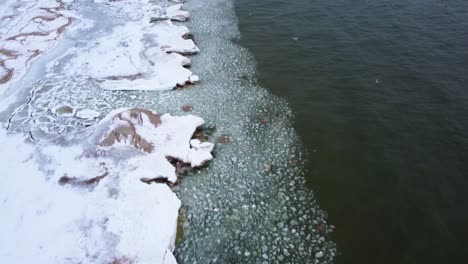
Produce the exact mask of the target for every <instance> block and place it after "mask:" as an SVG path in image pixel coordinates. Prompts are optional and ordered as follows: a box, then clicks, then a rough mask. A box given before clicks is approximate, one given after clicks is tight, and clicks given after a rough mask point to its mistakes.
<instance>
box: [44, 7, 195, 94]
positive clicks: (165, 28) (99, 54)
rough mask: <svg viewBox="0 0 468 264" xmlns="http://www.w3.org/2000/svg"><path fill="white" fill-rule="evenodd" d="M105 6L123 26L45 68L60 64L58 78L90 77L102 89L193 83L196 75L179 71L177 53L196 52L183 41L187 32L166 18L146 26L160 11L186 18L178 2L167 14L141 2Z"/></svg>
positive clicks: (181, 67)
mask: <svg viewBox="0 0 468 264" xmlns="http://www.w3.org/2000/svg"><path fill="white" fill-rule="evenodd" d="M95 2H97V3H100V2H105V1H97V0H95ZM143 2H145V1H143ZM146 2H147V1H146ZM107 4H108V5H109V8H107V9H108V10H107V12H110V13H112V14H114V15H116V16H123V17H125V20H126V22H125V23H123V24H122V25H118V26H116V27H114V28H113V30H112V32H111V33H109V34H107V35H104V36H102V37H100V38H98V39H97V40H96V41H90V42H89V43H85V45H82V46H79V47H74V48H71V49H69V50H68V51H67V52H66V53H64V54H63V55H62V56H61V58H59V59H58V60H57V61H53V62H51V63H49V66H48V67H49V69H51V68H53V67H54V66H57V65H60V67H62V64H64V74H66V75H68V76H77V75H78V76H91V77H92V78H93V79H96V80H99V81H100V82H101V85H100V86H101V88H103V89H106V90H171V89H173V88H175V87H177V86H183V85H185V84H187V83H196V82H198V76H196V75H194V74H193V73H192V72H191V71H190V70H189V69H187V68H185V66H188V65H190V59H189V58H187V57H185V56H183V55H189V54H194V53H197V52H199V49H198V47H197V46H196V45H195V43H194V42H193V40H191V39H186V38H184V36H186V35H187V34H188V33H189V30H188V28H187V27H185V26H179V25H174V24H173V23H172V22H171V18H169V17H168V18H167V19H166V20H161V21H157V22H154V23H152V22H150V20H151V18H152V17H158V15H157V14H159V13H163V12H166V13H168V14H171V17H172V16H173V17H179V18H180V17H181V16H184V17H188V12H186V11H182V10H180V8H181V7H182V5H181V4H178V5H175V6H169V7H168V8H167V10H168V11H164V10H165V9H164V8H163V7H160V6H157V5H154V4H151V3H147V4H145V5H147V8H141V6H142V3H141V1H131V0H124V1H117V2H109V3H107ZM174 7H176V8H174ZM174 20H176V19H174ZM177 20H181V19H177Z"/></svg>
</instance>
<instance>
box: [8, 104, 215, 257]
mask: <svg viewBox="0 0 468 264" xmlns="http://www.w3.org/2000/svg"><path fill="white" fill-rule="evenodd" d="M122 111H123V113H125V110H123V109H122V110H117V111H114V112H113V113H111V114H110V115H109V116H107V117H105V118H104V120H103V121H102V122H101V123H100V125H99V126H98V132H96V134H94V135H93V136H92V137H91V138H90V140H89V141H90V142H92V141H94V140H95V139H97V138H99V137H100V136H101V135H102V134H103V133H105V132H106V129H105V127H106V126H108V125H116V124H112V120H113V119H112V117H113V116H114V115H115V114H117V113H122ZM135 121H138V120H135ZM148 122H149V121H148V120H147V119H145V117H143V116H142V117H141V119H140V123H141V125H137V126H136V127H137V131H138V133H139V134H140V135H141V136H142V137H144V138H145V139H146V140H148V141H150V142H152V143H153V144H154V145H155V149H154V151H153V152H152V153H144V152H135V151H133V152H132V151H128V153H127V152H126V153H127V154H125V155H113V153H115V151H117V150H116V148H118V149H120V151H125V148H124V149H122V146H123V145H125V144H122V145H119V146H115V147H109V148H101V147H97V146H96V145H94V144H90V145H88V143H84V144H82V145H74V146H67V147H65V146H58V145H52V144H48V145H32V144H30V143H27V142H26V136H23V135H18V134H7V133H6V132H5V131H4V130H0V145H1V146H2V147H1V148H0V160H1V161H2V164H5V166H3V168H2V173H1V174H0V182H1V183H2V184H0V215H1V216H2V217H0V234H2V235H1V236H0V263H44V264H45V263H47V264H49V263H112V262H113V261H120V262H119V263H176V260H175V258H174V256H173V254H172V251H173V250H174V243H175V236H176V228H177V218H178V210H179V207H180V201H179V199H178V198H177V197H176V195H175V194H174V193H173V192H172V191H171V190H170V188H169V187H168V186H167V185H166V184H160V183H153V184H146V183H143V182H142V181H141V180H140V179H141V178H142V177H152V175H155V171H157V172H158V173H157V176H161V175H163V176H166V177H172V178H171V180H174V181H175V178H174V177H175V174H174V171H175V168H174V167H173V166H172V165H171V164H170V163H169V162H167V160H166V159H165V156H166V155H170V156H172V157H177V158H179V159H181V160H184V161H186V162H192V165H197V164H198V163H197V162H198V161H200V160H201V159H203V158H207V154H209V152H211V150H212V149H213V145H212V144H211V143H207V142H205V143H201V142H199V141H197V140H192V141H190V138H191V136H192V134H193V132H194V131H195V129H196V128H197V127H198V126H200V125H201V124H203V120H202V119H201V118H198V117H195V116H182V117H176V116H171V115H162V116H161V123H160V125H159V126H157V127H155V126H154V125H150V124H148ZM136 123H137V122H136ZM100 129H103V130H100ZM190 145H191V146H192V147H193V149H192V148H190ZM127 148H128V146H127ZM103 152H104V153H106V154H103ZM120 153H121V152H120ZM138 153H139V154H138ZM189 153H191V154H190V155H189ZM193 153H195V155H194V154H193ZM210 156H211V155H210ZM122 157H126V158H122ZM210 159H211V157H210ZM158 170H159V171H158ZM64 176H66V177H68V179H69V182H66V181H65V182H64V181H63V178H64ZM97 176H103V178H102V179H101V180H100V181H99V182H98V183H87V184H86V183H85V182H86V181H87V180H90V179H93V178H94V177H97ZM70 179H71V180H70ZM94 179H95V178H94Z"/></svg>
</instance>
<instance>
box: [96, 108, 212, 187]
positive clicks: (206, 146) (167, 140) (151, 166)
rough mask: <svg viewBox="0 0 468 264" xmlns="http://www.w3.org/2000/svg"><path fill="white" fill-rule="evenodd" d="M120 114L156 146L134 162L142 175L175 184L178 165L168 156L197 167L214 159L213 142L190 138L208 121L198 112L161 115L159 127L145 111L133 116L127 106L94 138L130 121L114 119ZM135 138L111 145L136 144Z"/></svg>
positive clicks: (100, 129)
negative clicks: (176, 166) (172, 162)
mask: <svg viewBox="0 0 468 264" xmlns="http://www.w3.org/2000/svg"><path fill="white" fill-rule="evenodd" d="M119 113H122V116H123V118H125V120H131V123H132V125H133V126H134V127H135V130H136V134H138V135H139V136H140V137H141V138H142V139H144V140H146V141H147V142H149V143H150V144H151V145H153V147H154V149H153V151H152V152H150V153H149V154H148V155H146V157H143V158H141V157H138V158H137V159H136V160H134V161H133V162H131V163H132V164H134V165H135V167H136V170H137V171H138V172H139V174H140V178H150V179H154V178H166V179H167V180H168V181H170V182H173V183H174V182H176V181H177V175H176V172H175V168H174V166H172V164H171V163H170V162H169V161H168V160H167V158H168V157H170V158H175V159H177V160H180V161H183V162H184V163H188V164H190V165H191V166H192V167H194V168H195V167H199V166H201V165H203V164H205V163H206V162H207V161H209V160H212V159H213V156H212V155H211V152H212V151H213V148H214V144H213V143H211V142H203V143H201V142H200V141H199V140H198V139H194V140H190V139H191V138H192V136H193V133H194V132H195V130H196V129H197V128H198V127H200V126H201V125H203V123H204V121H203V119H202V118H200V117H197V116H194V115H187V116H172V115H170V114H164V115H162V116H160V120H161V123H160V124H159V125H158V126H156V127H155V126H154V124H153V123H152V122H151V121H150V118H149V117H148V116H147V114H145V113H140V116H138V118H133V117H131V116H130V112H129V111H128V110H127V109H119V110H115V111H113V112H111V113H110V114H109V115H108V116H107V117H106V118H105V119H104V120H103V121H102V122H101V124H100V125H99V126H98V127H97V131H98V132H97V133H96V135H95V136H94V138H95V139H97V141H98V142H100V141H101V140H102V139H103V138H104V137H106V136H107V135H109V134H111V133H113V132H114V130H115V129H116V128H118V127H121V126H128V123H126V122H122V120H121V119H114V118H113V117H114V116H116V115H117V114H119ZM153 114H156V113H153ZM131 139H132V138H128V139H127V140H123V141H121V142H119V143H117V144H115V145H113V146H111V148H116V147H128V146H132V144H131V143H130V142H131ZM150 161H152V162H150Z"/></svg>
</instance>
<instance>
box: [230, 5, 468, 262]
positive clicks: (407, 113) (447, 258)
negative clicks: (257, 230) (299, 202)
mask: <svg viewBox="0 0 468 264" xmlns="http://www.w3.org/2000/svg"><path fill="white" fill-rule="evenodd" d="M235 3H236V12H237V15H238V18H239V26H240V30H241V33H242V35H243V39H242V41H241V44H242V45H244V46H246V47H248V48H249V49H250V50H251V51H252V52H253V54H254V56H255V59H256V61H257V70H258V75H259V76H258V77H259V81H260V83H261V84H262V85H263V86H264V87H266V88H267V89H269V90H270V91H272V92H273V93H274V94H276V95H278V96H281V97H284V98H286V99H287V101H288V102H289V103H290V106H291V107H292V109H293V111H294V112H295V115H296V120H295V126H296V128H297V130H298V132H299V134H300V135H301V138H302V141H303V143H304V145H305V146H306V148H307V150H308V152H309V155H308V156H309V157H308V158H309V165H308V171H309V172H308V183H309V185H310V187H311V188H312V189H313V190H314V191H315V192H316V195H317V197H318V199H319V202H320V204H321V206H322V207H323V208H324V209H325V210H326V211H327V212H328V214H329V222H330V223H331V224H334V225H336V227H337V228H336V231H335V232H334V235H333V236H334V237H333V238H334V240H335V241H336V242H337V245H338V250H339V252H340V256H339V257H338V259H337V262H338V263H380V264H382V263H392V264H395V263H468V251H467V249H466V247H468V133H467V131H468V1H459V0H445V1H443V0H425V1H423V0H407V1H403V0H393V1H391V0H381V1H357V0H354V1H351V0H348V1H345V0H329V1H315V0H296V1H286V0H263V1H252V0H235Z"/></svg>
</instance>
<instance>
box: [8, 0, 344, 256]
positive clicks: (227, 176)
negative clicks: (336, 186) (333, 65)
mask: <svg viewBox="0 0 468 264" xmlns="http://www.w3.org/2000/svg"><path fill="white" fill-rule="evenodd" d="M25 2H27V1H25ZM44 2H47V1H44ZM49 2H55V1H49ZM69 2H71V3H67V4H66V6H67V8H64V11H63V12H64V14H65V13H66V14H69V16H70V17H74V23H72V24H71V25H70V28H69V30H68V31H65V32H64V35H61V38H62V39H63V40H57V43H55V44H54V45H55V49H52V48H51V51H50V52H49V53H48V54H44V55H43V56H42V57H38V58H37V59H36V60H37V61H36V62H35V63H32V64H31V65H26V66H25V68H26V67H29V66H30V69H29V70H28V71H26V70H23V72H21V71H18V74H24V77H22V79H21V81H18V82H16V83H12V84H11V85H10V86H9V89H8V90H6V91H3V92H4V96H3V100H2V101H3V103H4V105H3V106H2V109H3V111H2V114H1V115H0V117H1V118H2V121H3V122H4V126H5V128H8V130H9V131H8V133H7V132H3V131H2V134H1V138H0V140H1V141H2V150H1V153H0V158H1V162H2V164H5V167H6V164H9V165H10V164H11V168H10V167H9V169H8V170H7V173H6V174H2V176H1V177H2V178H1V180H2V185H1V187H0V188H1V190H2V191H1V192H0V210H1V214H2V216H3V215H6V216H7V217H5V218H2V219H1V220H0V226H1V228H2V233H5V232H6V231H8V234H9V235H8V236H4V237H2V240H0V260H1V262H16V263H29V262H31V261H30V260H32V259H34V261H35V262H39V263H65V262H66V263H68V262H69V263H78V262H82V263H111V262H114V263H173V262H175V261H176V259H177V261H178V262H179V263H211V262H221V263H226V262H231V263H232V262H234V263H251V262H260V263H261V262H266V263H329V262H332V261H333V256H334V255H335V254H336V251H335V248H334V245H333V244H332V243H330V242H328V240H327V239H326V235H327V233H328V232H329V231H330V230H329V227H328V226H327V225H326V223H325V220H326V219H325V218H326V217H325V214H324V212H322V211H321V210H320V209H319V208H318V207H317V205H316V202H315V200H314V198H313V195H312V194H311V193H310V192H309V191H307V189H306V188H305V186H304V178H303V176H302V174H303V170H302V154H301V146H300V143H299V141H298V139H297V136H296V134H295V132H294V130H293V129H292V127H291V122H292V121H291V120H292V118H293V117H292V114H291V112H290V110H289V108H288V107H287V105H286V104H285V102H284V101H282V100H280V99H278V98H276V97H274V96H272V95H270V94H269V93H268V92H267V91H265V90H264V89H262V88H260V87H258V86H257V85H256V83H255V77H254V76H255V68H254V65H253V63H252V61H253V60H252V58H251V56H250V54H249V53H248V52H247V51H246V50H244V49H242V48H240V47H239V46H237V45H235V44H234V43H233V41H232V40H233V39H236V38H238V37H239V33H238V31H237V25H236V19H235V16H234V13H233V8H232V3H231V2H230V0H209V1H198V0H191V1H190V2H188V3H187V4H185V5H184V6H183V8H184V9H185V10H189V11H190V13H191V16H192V18H191V19H190V20H189V21H188V22H184V23H183V24H180V23H179V22H176V21H181V20H182V21H184V20H187V18H188V13H187V12H185V11H183V10H179V7H180V6H176V7H172V6H173V3H168V2H165V1H109V2H107V1H94V2H92V1H73V2H72V1H69ZM142 7H144V8H142ZM168 7H169V8H170V9H169V10H168V9H167V8H168ZM165 19H170V20H176V21H173V22H170V21H168V20H165ZM150 20H153V23H149V21H150ZM145 21H146V22H145ZM187 27H188V28H187ZM188 29H190V31H191V33H192V34H193V36H194V38H195V42H194V41H193V40H192V37H191V35H190V34H189V32H188ZM195 44H196V46H195ZM54 50H60V51H61V52H60V53H58V52H56V53H54ZM198 52H200V53H199V54H197V55H194V56H190V57H188V55H189V54H196V53H198ZM189 63H191V65H192V66H191V68H190V70H189V69H187V68H186V67H184V66H187V65H188V64H189ZM21 65H23V64H21ZM9 68H11V67H9ZM21 69H23V68H21ZM192 71H193V72H192ZM174 74H175V75H174ZM198 76H200V79H201V80H200V83H198V84H196V85H191V83H196V82H198ZM18 78H19V77H18ZM12 80H13V79H12ZM180 86H185V88H183V89H177V90H172V91H170V90H171V89H173V88H175V87H180ZM5 105H7V106H5ZM135 107H138V108H145V109H150V110H151V112H144V111H148V110H144V111H141V110H138V114H137V115H135V114H134V113H133V114H132V110H127V109H131V108H135ZM115 109H121V110H115ZM133 111H134V110H133ZM187 112H190V113H187ZM125 113H127V114H125ZM164 113H168V114H170V115H162V114H164ZM188 114H191V115H188ZM192 115H193V116H192ZM155 116H157V118H156V117H155ZM179 116H180V117H179ZM150 117H151V118H150ZM199 117H202V118H203V119H201V118H199ZM155 120H156V121H155ZM157 120H159V121H157ZM122 122H123V123H124V128H125V129H121V130H118V128H119V126H120V125H122ZM198 127H201V128H202V129H203V131H204V134H203V135H201V136H200V135H198V137H199V138H200V140H201V141H206V142H205V143H202V142H201V141H198V140H197V139H195V140H193V139H192V137H193V136H194V132H195V136H197V135H196V134H197V132H196V129H197V128H198ZM128 128H133V129H130V130H131V131H130V132H133V133H130V134H131V135H132V136H131V137H128V135H129V134H127V133H129V129H128ZM166 128H167V129H166ZM115 129H117V130H115ZM133 130H134V131H133ZM116 131H117V132H116ZM135 132H136V133H135ZM178 133H181V135H180V136H177V135H178ZM109 135H117V137H115V138H120V140H107V139H108V138H109V137H108V136H109ZM118 135H123V136H122V137H120V136H118ZM136 136H138V137H136ZM111 139H112V137H111ZM109 142H110V143H109ZM209 142H218V144H217V146H216V149H215V150H214V156H215V158H214V160H213V161H211V162H210V163H208V166H206V167H204V168H201V169H198V170H191V171H189V172H188V173H185V174H184V173H182V172H180V171H179V169H178V168H179V165H178V163H176V164H174V162H173V163H170V162H169V160H168V159H167V158H166V157H168V156H169V157H172V158H176V159H177V160H179V161H181V162H183V163H186V164H190V165H191V166H192V167H197V166H200V165H205V164H207V163H205V161H207V160H210V159H211V158H212V156H211V154H210V153H211V151H212V150H213V145H212V144H211V143H209ZM145 146H146V147H145ZM148 146H149V147H148ZM191 153H192V154H191ZM12 154H14V155H12ZM178 172H179V173H178ZM179 174H180V175H179ZM182 174H183V175H187V176H186V177H183V179H182V180H181V181H178V180H177V176H178V175H179V176H182ZM19 175H20V177H19ZM161 178H162V179H161ZM143 181H145V182H149V183H151V184H147V183H145V182H143ZM166 182H177V184H176V185H175V186H173V187H171V188H170V187H169V186H168V184H166ZM171 185H172V184H171ZM174 192H175V194H174ZM176 195H177V196H176ZM179 199H180V200H179ZM181 202H182V209H181V210H180V212H179V207H180V206H181ZM177 219H178V221H179V223H180V225H179V228H178V232H179V234H178V237H179V239H178V244H177V246H176V245H175V238H176V232H177ZM3 230H5V232H3ZM182 234H183V236H182ZM174 247H175V251H174ZM173 252H174V254H175V257H174V256H173Z"/></svg>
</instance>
